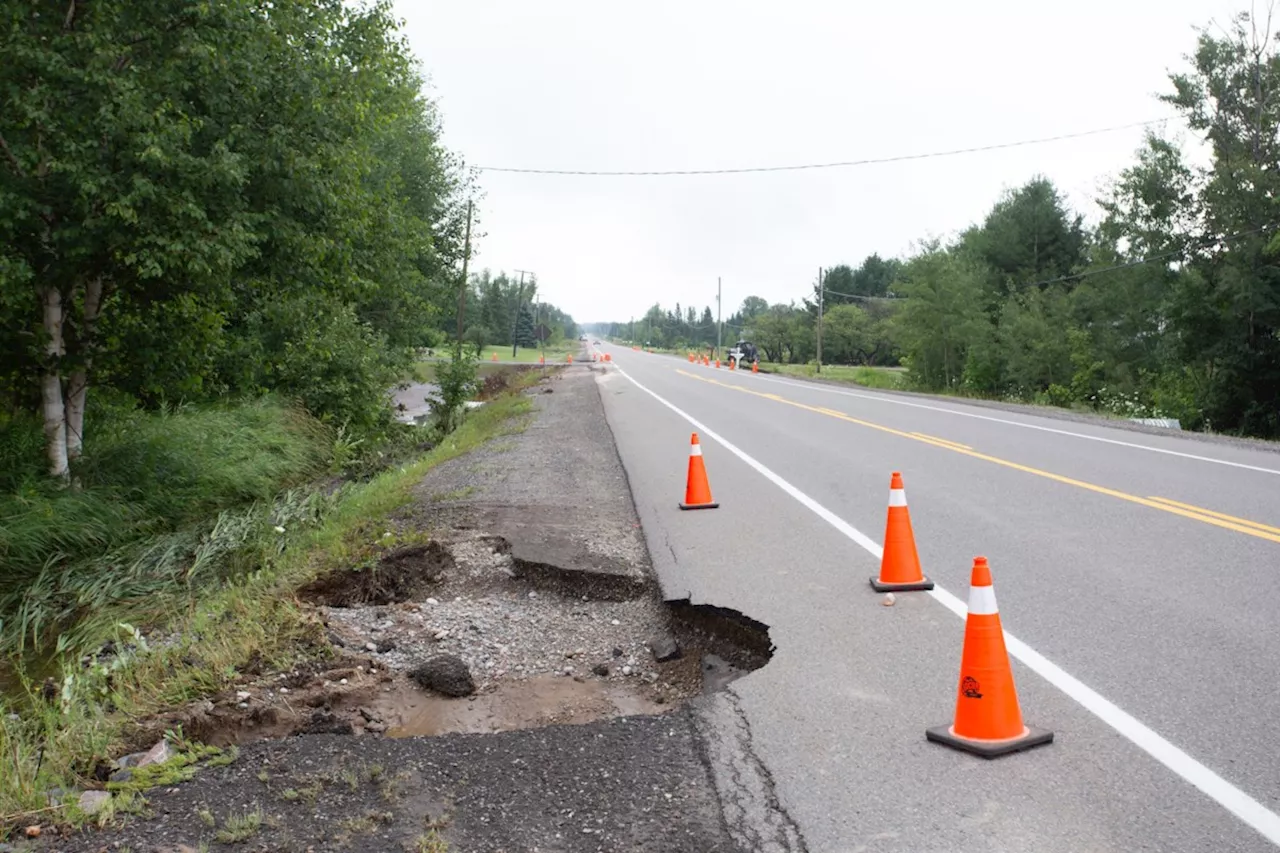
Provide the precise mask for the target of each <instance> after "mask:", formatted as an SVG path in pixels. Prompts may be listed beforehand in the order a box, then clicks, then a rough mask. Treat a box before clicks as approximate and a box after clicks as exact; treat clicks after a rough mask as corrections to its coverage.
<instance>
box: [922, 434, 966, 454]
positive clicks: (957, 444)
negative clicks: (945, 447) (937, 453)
mask: <svg viewBox="0 0 1280 853" xmlns="http://www.w3.org/2000/svg"><path fill="white" fill-rule="evenodd" d="M911 434H912V435H914V436H917V437H919V438H927V439H929V440H931V441H940V442H942V443H943V444H950V445H951V446H952V447H963V448H964V449H965V450H973V448H972V447H970V446H969V445H967V444H961V443H960V442H958V441H952V440H951V439H949V438H938V437H937V436H936V435H929V434H928V433H923V432H913V433H911Z"/></svg>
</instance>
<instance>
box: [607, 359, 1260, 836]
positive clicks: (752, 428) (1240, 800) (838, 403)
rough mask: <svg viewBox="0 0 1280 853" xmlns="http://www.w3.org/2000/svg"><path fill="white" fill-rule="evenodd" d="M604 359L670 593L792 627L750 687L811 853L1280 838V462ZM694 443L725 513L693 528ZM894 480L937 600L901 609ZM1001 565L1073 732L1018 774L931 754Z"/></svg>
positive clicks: (1018, 643) (1038, 705) (1035, 708)
mask: <svg viewBox="0 0 1280 853" xmlns="http://www.w3.org/2000/svg"><path fill="white" fill-rule="evenodd" d="M601 349H602V351H604V352H608V353H610V354H611V356H612V358H613V366H612V367H611V368H610V369H609V371H608V372H607V373H605V374H603V375H602V376H601V377H600V383H601V384H600V390H601V394H602V396H603V399H604V403H605V411H606V416H607V418H608V420H609V423H610V426H611V427H612V429H613V432H614V435H615V438H616V441H617V446H618V451H619V454H620V456H621V458H622V461H623V464H624V466H625V468H626V471H627V474H628V478H629V480H630V485H631V488H632V492H633V495H634V497H635V501H636V505H637V508H638V510H639V513H640V517H641V521H642V522H643V525H644V530H645V536H646V539H647V541H648V543H649V548H650V551H651V553H652V558H653V561H654V565H655V569H656V571H657V573H658V576H659V580H660V582H661V584H662V586H663V589H664V592H665V594H666V595H667V597H668V598H681V597H685V596H689V597H691V598H692V599H693V600H694V602H698V603H702V602H705V603H712V604H716V605H720V606H724V607H732V608H735V609H737V610H740V611H742V612H743V613H745V614H747V615H749V616H751V617H753V618H755V619H758V620H760V621H762V622H764V623H766V624H768V625H769V626H770V629H771V630H770V634H771V637H772V640H773V642H774V644H775V645H776V647H777V650H776V652H775V655H774V658H773V660H772V661H771V662H770V663H769V665H768V666H766V667H765V668H764V669H762V670H760V671H758V672H756V673H753V674H752V675H751V676H750V677H748V678H746V679H743V680H742V681H739V682H737V683H736V684H735V685H734V686H733V690H734V691H735V693H737V694H738V696H739V700H740V704H741V707H742V709H743V712H744V713H745V715H746V718H747V720H748V722H749V724H750V727H751V734H752V741H753V744H754V749H755V751H756V753H757V755H758V757H759V758H760V759H761V761H762V762H763V763H764V764H765V765H766V766H767V767H768V768H769V769H770V771H771V772H772V775H773V779H774V782H775V785H776V787H777V794H778V797H779V799H780V801H781V803H782V805H783V806H784V807H785V808H786V809H787V810H788V812H789V813H790V815H791V817H792V818H793V819H794V820H795V821H796V823H797V824H798V826H799V827H800V829H801V831H802V832H803V833H804V836H805V839H806V841H807V844H808V847H809V849H810V850H811V851H815V853H817V852H818V851H822V852H823V853H825V851H855V850H857V851H861V850H866V851H881V850H885V851H889V850H892V851H915V852H916V853H919V851H935V850H936V851H967V850H983V851H1043V852H1044V853H1047V851H1126V852H1127V851H1136V850H1159V851H1201V850H1203V851H1255V850H1275V849H1277V847H1280V817H1278V816H1277V813H1280V732H1278V727H1280V689H1278V687H1280V630H1278V629H1280V608H1277V605H1276V602H1275V597H1274V591H1275V580H1276V576H1277V574H1278V573H1280V454H1276V453H1272V452H1269V451H1267V450H1260V449H1251V448H1247V447H1240V446H1234V445H1225V444H1218V443H1213V442H1206V441H1197V440H1195V439H1191V438H1187V437H1179V436H1177V435H1176V434H1174V435H1168V436H1165V435H1146V434H1142V433H1135V432H1132V431H1128V430H1121V429H1116V428H1113V427H1107V426H1103V425H1095V424H1093V423H1088V424H1081V423H1075V422H1070V421H1064V420H1059V419H1053V418H1050V417H1039V416H1029V415H1025V414H1020V413H1019V414H1014V413H1008V412H1004V411H1001V410H997V409H991V408H985V407H976V406H966V405H964V404H961V403H952V402H936V401H933V400H930V399H927V398H919V397H911V396H906V395H893V394H883V393H876V392H871V391H864V390H861V389H854V388H848V389H844V388H835V387H830V386H824V385H816V384H812V383H805V382H800V381H794V380H788V379H782V378H777V377H767V376H763V375H751V374H750V373H745V372H730V371H728V370H725V369H721V370H716V369H714V368H708V367H702V366H694V365H691V364H688V363H687V362H686V361H683V360H680V359H677V358H672V357H667V356H660V355H650V354H647V353H640V352H634V351H632V350H630V349H627V348H620V347H607V346H606V347H602V348H601ZM695 430H696V431H698V432H699V434H700V437H701V440H702V445H703V450H704V459H705V462H706V465H707V470H708V474H709V477H710V481H711V488H712V493H713V496H714V498H715V499H716V500H718V501H719V502H720V504H721V506H720V508H719V509H715V510H705V511H698V512H681V511H679V510H678V509H677V508H676V504H677V502H678V501H679V500H681V499H682V498H683V495H684V484H685V483H684V480H685V472H686V465H687V459H688V443H689V434H690V432H692V431H695ZM895 470H897V471H901V472H902V474H903V477H904V480H905V485H906V494H907V498H908V502H909V505H910V509H911V518H912V522H913V524H914V527H915V532H916V541H917V546H918V548H919V551H920V555H921V560H922V562H923V564H924V570H925V573H926V574H927V575H928V576H929V577H930V578H932V579H933V580H935V581H936V582H937V584H938V588H937V589H936V590H935V591H934V592H933V593H921V592H916V593H905V594H899V595H898V596H897V599H898V601H897V604H896V605H895V606H893V607H884V606H881V601H882V599H881V596H879V595H877V594H876V593H875V592H873V591H872V590H871V588H870V586H869V585H868V583H867V578H868V577H869V576H871V575H874V574H876V572H877V570H878V566H879V542H880V541H881V538H882V537H883V532H884V524H885V515H886V508H887V501H888V489H889V477H890V474H891V472H892V471H895ZM979 554H980V555H983V556H986V557H988V558H989V559H990V561H991V567H992V573H993V576H994V579H995V591H996V595H997V597H998V600H999V603H1000V614H1001V619H1002V622H1003V626H1004V628H1005V631H1006V632H1007V634H1008V635H1009V638H1008V642H1009V647H1010V652H1011V653H1012V655H1013V656H1014V658H1015V663H1014V675H1015V679H1016V682H1017V685H1018V695H1019V699H1020V701H1021V706H1022V711H1023V716H1024V718H1025V720H1026V722H1027V723H1029V724H1030V725H1033V726H1039V727H1042V728H1048V729H1051V730H1052V731H1054V732H1055V735H1056V739H1055V741H1054V743H1053V744H1051V745H1049V746H1046V747H1039V748H1037V749H1035V750H1032V751H1029V752H1025V753H1021V754H1017V755H1012V756H1006V757H1003V758H999V759H996V760H994V761H985V760H983V759H980V758H977V757H974V756H971V755H968V754H964V753H960V752H956V751H953V750H950V749H947V748H945V747H942V746H939V745H937V744H932V743H927V742H926V741H925V737H924V731H925V728H926V727H929V726H935V725H940V724H945V723H949V722H950V721H951V718H952V714H953V712H954V706H955V698H956V697H955V692H954V691H955V685H956V680H957V677H958V667H959V659H960V651H961V638H962V633H963V617H964V613H965V605H964V599H965V598H966V597H967V593H968V580H969V569H970V566H971V564H972V559H973V557H974V556H975V555H979Z"/></svg>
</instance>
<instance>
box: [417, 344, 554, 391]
mask: <svg viewBox="0 0 1280 853" xmlns="http://www.w3.org/2000/svg"><path fill="white" fill-rule="evenodd" d="M578 348H579V342H578V341H566V342H565V343H563V344H557V345H554V346H549V347H547V348H546V349H545V350H539V349H536V348H530V349H526V348H525V347H520V348H519V349H518V350H516V355H515V357H514V358H512V357H511V347H509V346H505V347H485V348H484V349H482V350H481V351H480V361H479V368H480V375H481V376H484V375H486V374H487V373H489V372H492V371H496V370H501V368H502V363H503V362H519V363H520V364H537V363H538V357H539V356H545V357H546V359H547V364H561V363H563V362H564V361H565V356H566V355H568V354H569V353H573V355H574V356H575V357H576V356H577V355H578ZM495 355H496V356H497V357H498V361H497V363H495V362H494V361H493V357H494V356H495ZM444 360H445V357H444V356H443V355H441V356H438V357H437V358H435V359H425V360H423V361H420V362H418V363H417V364H416V365H415V366H414V373H415V375H416V376H417V377H418V381H419V382H433V381H435V375H436V374H435V367H436V364H437V363H439V362H441V361H444Z"/></svg>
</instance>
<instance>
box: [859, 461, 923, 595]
mask: <svg viewBox="0 0 1280 853" xmlns="http://www.w3.org/2000/svg"><path fill="white" fill-rule="evenodd" d="M871 587H872V589H874V590H875V591H876V592H903V591H906V590H913V589H933V581H931V580H929V579H928V578H926V577H925V576H924V574H923V573H922V572H921V571H920V555H919V554H917V553H916V537H915V534H914V533H913V532H912V530H911V514H910V513H909V512H908V511H907V492H906V490H905V489H904V488H903V487H902V474H900V473H899V472H897V471H894V472H893V476H892V477H891V478H890V479H889V518H888V520H887V521H886V522H885V527H884V554H883V555H882V556H881V558H880V577H878V578H872V579H871Z"/></svg>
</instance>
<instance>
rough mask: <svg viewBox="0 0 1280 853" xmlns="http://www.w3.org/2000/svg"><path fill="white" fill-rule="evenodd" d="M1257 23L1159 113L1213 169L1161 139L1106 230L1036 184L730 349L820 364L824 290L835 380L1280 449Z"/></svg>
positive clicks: (1192, 63) (1268, 55) (1277, 118)
mask: <svg viewBox="0 0 1280 853" xmlns="http://www.w3.org/2000/svg"><path fill="white" fill-rule="evenodd" d="M1260 26H1265V24H1261V23H1259V24H1258V25H1256V26H1255V24H1254V22H1253V21H1252V20H1251V19H1250V17H1249V16H1248V15H1242V16H1240V17H1238V18H1237V19H1236V20H1235V22H1234V24H1233V25H1231V26H1229V27H1227V28H1225V29H1224V28H1220V27H1215V28H1213V29H1212V30H1209V29H1206V30H1204V31H1202V32H1201V34H1200V36H1199V40H1198V42H1197V44H1196V46H1195V51H1194V53H1193V54H1192V55H1191V56H1190V57H1189V58H1188V59H1189V67H1188V68H1187V69H1186V70H1185V71H1184V72H1181V73H1177V74H1173V75H1172V76H1171V78H1170V88H1169V92H1168V93H1167V94H1165V95H1163V96H1162V97H1161V101H1163V102H1164V103H1165V104H1168V105H1170V106H1172V107H1173V108H1174V109H1176V110H1177V111H1178V112H1179V113H1180V114H1181V116H1182V117H1183V119H1184V120H1185V121H1186V124H1187V126H1188V127H1189V128H1190V130H1191V132H1192V134H1193V135H1195V136H1196V137H1199V141H1203V142H1205V143H1206V145H1207V150H1208V152H1209V155H1210V156H1209V162H1208V164H1207V166H1205V167H1203V168H1202V167H1198V166H1194V165H1192V164H1191V162H1190V160H1189V158H1188V157H1186V156H1184V154H1183V152H1182V150H1181V149H1180V147H1179V146H1178V144H1177V143H1176V142H1175V141H1174V140H1173V139H1172V138H1168V137H1164V136H1161V135H1159V134H1156V133H1151V134H1149V135H1148V137H1147V139H1146V140H1145V143H1144V145H1143V146H1142V148H1141V149H1140V150H1139V151H1138V152H1137V158H1136V161H1135V162H1133V163H1132V164H1130V165H1129V166H1128V167H1127V168H1125V169H1123V170H1122V171H1121V172H1120V173H1119V175H1118V177H1117V179H1116V180H1115V181H1114V182H1113V183H1112V185H1111V186H1110V187H1109V188H1108V189H1107V190H1106V191H1105V192H1104V193H1103V195H1102V197H1101V198H1100V199H1099V204H1100V206H1101V208H1102V212H1103V215H1102V217H1101V220H1100V221H1099V222H1097V223H1095V224H1092V225H1086V223H1085V222H1084V220H1083V217H1082V216H1081V215H1080V214H1078V213H1075V212H1073V211H1071V210H1070V209H1068V207H1067V205H1066V204H1065V203H1064V201H1063V199H1062V197H1061V195H1060V194H1059V192H1058V191H1057V189H1056V188H1055V187H1054V186H1053V185H1052V184H1051V183H1050V182H1049V181H1048V180H1045V179H1043V178H1037V179H1035V180H1032V181H1030V182H1028V183H1027V184H1026V185H1025V186H1022V187H1020V188H1017V189H1014V190H1011V191H1009V192H1007V193H1005V194H1004V195H1003V197H1001V198H1000V199H999V200H998V201H997V202H996V204H995V205H994V206H993V207H992V208H991V210H990V212H989V213H988V214H987V215H986V217H985V218H984V219H983V220H982V221H981V222H979V223H976V224H974V225H973V226H971V227H969V228H967V229H965V230H963V231H962V232H961V233H959V234H958V235H956V236H955V237H954V238H951V239H946V240H943V239H936V238H934V239H926V240H922V241H921V242H920V243H919V244H918V245H917V246H916V247H915V249H914V251H913V252H912V253H910V254H909V255H908V256H906V257H903V258H889V259H885V258H882V257H880V256H879V255H878V254H873V255H871V256H870V257H868V258H866V259H865V260H864V261H863V262H862V263H861V264H859V265H858V266H856V267H850V266H847V265H839V266H833V267H831V268H830V269H828V270H826V271H825V272H824V274H823V278H822V281H821V282H820V283H814V284H813V285H810V287H811V288H812V290H811V293H810V294H809V295H808V297H807V298H804V299H802V300H801V301H800V304H798V305H797V304H795V303H791V304H785V303H780V304H775V305H769V304H768V303H767V302H766V301H765V300H764V299H761V298H759V297H755V296H752V297H748V298H747V299H746V300H745V301H744V302H743V305H742V308H741V309H740V310H739V311H737V312H736V313H735V314H733V315H731V316H730V317H728V318H727V319H726V322H725V329H724V343H725V345H726V347H727V346H729V345H731V344H732V343H733V341H735V340H736V339H737V338H738V336H739V335H741V336H743V337H745V338H747V339H749V340H751V341H753V342H754V343H756V344H757V346H759V347H760V349H761V351H762V357H763V358H767V359H768V361H770V362H781V363H784V364H785V365H788V366H790V365H805V364H807V363H808V362H810V361H812V360H814V359H815V357H816V354H817V344H818V341H817V331H818V328H817V325H818V324H817V319H818V303H819V287H821V288H822V293H821V295H822V305H823V309H824V311H823V317H822V320H823V323H822V356H823V363H824V367H823V375H824V376H826V375H828V368H827V367H826V366H825V365H826V364H829V363H834V364H839V365H857V366H864V367H890V366H899V365H900V366H903V367H905V368H907V372H906V382H907V383H908V384H909V386H910V387H912V388H915V389H919V390H923V391H931V392H942V393H949V394H963V395H972V396H980V397H988V398H994V399H1006V400H1012V401H1024V402H1034V403H1040V404H1045V405H1053V406H1070V407H1076V408H1086V409H1092V410H1094V411H1097V412H1099V413H1102V414H1107V415H1115V416H1119V417H1174V418H1178V419H1179V420H1180V421H1181V422H1182V425H1183V426H1184V427H1185V428H1190V429H1205V430H1210V429H1211V430H1215V431H1219V432H1228V433H1237V434H1245V435H1253V436H1262V437H1268V438H1280V201H1278V200H1277V199H1280V144H1278V143H1277V141H1276V140H1277V139H1278V138H1280V100H1278V99H1277V97H1276V95H1277V93H1278V92H1280V47H1278V44H1280V42H1277V40H1275V39H1271V38H1268V36H1269V35H1270V34H1269V33H1266V32H1261V31H1260V30H1259V27H1260ZM598 331H600V332H603V333H606V334H608V335H609V336H610V337H612V338H615V339H619V340H636V341H644V340H646V339H648V340H651V341H652V342H653V343H654V345H655V346H693V347H695V348H698V349H699V350H703V351H705V349H706V348H707V347H708V346H709V345H713V344H714V342H715V340H716V324H715V321H714V319H713V314H712V312H711V310H710V309H709V308H708V309H705V310H704V311H703V312H702V313H701V314H700V315H699V314H698V313H697V311H696V310H695V309H693V308H692V307H688V308H684V309H681V307H680V306H679V305H677V306H675V308H674V309H672V310H663V309H662V308H661V307H660V306H656V305H655V306H653V307H652V308H650V310H649V311H648V312H647V314H646V315H645V316H644V317H643V318H637V320H636V322H635V324H634V326H633V325H632V324H631V323H629V322H627V323H612V324H605V325H604V326H602V327H600V328H599V329H598ZM831 375H833V376H834V375H835V373H834V372H832V374H831ZM873 377H874V378H873ZM882 378H883V377H881V376H875V375H874V374H866V373H864V374H862V375H861V379H855V381H863V380H870V381H869V382H867V384H873V383H874V382H876V381H880V380H881V379H882Z"/></svg>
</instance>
